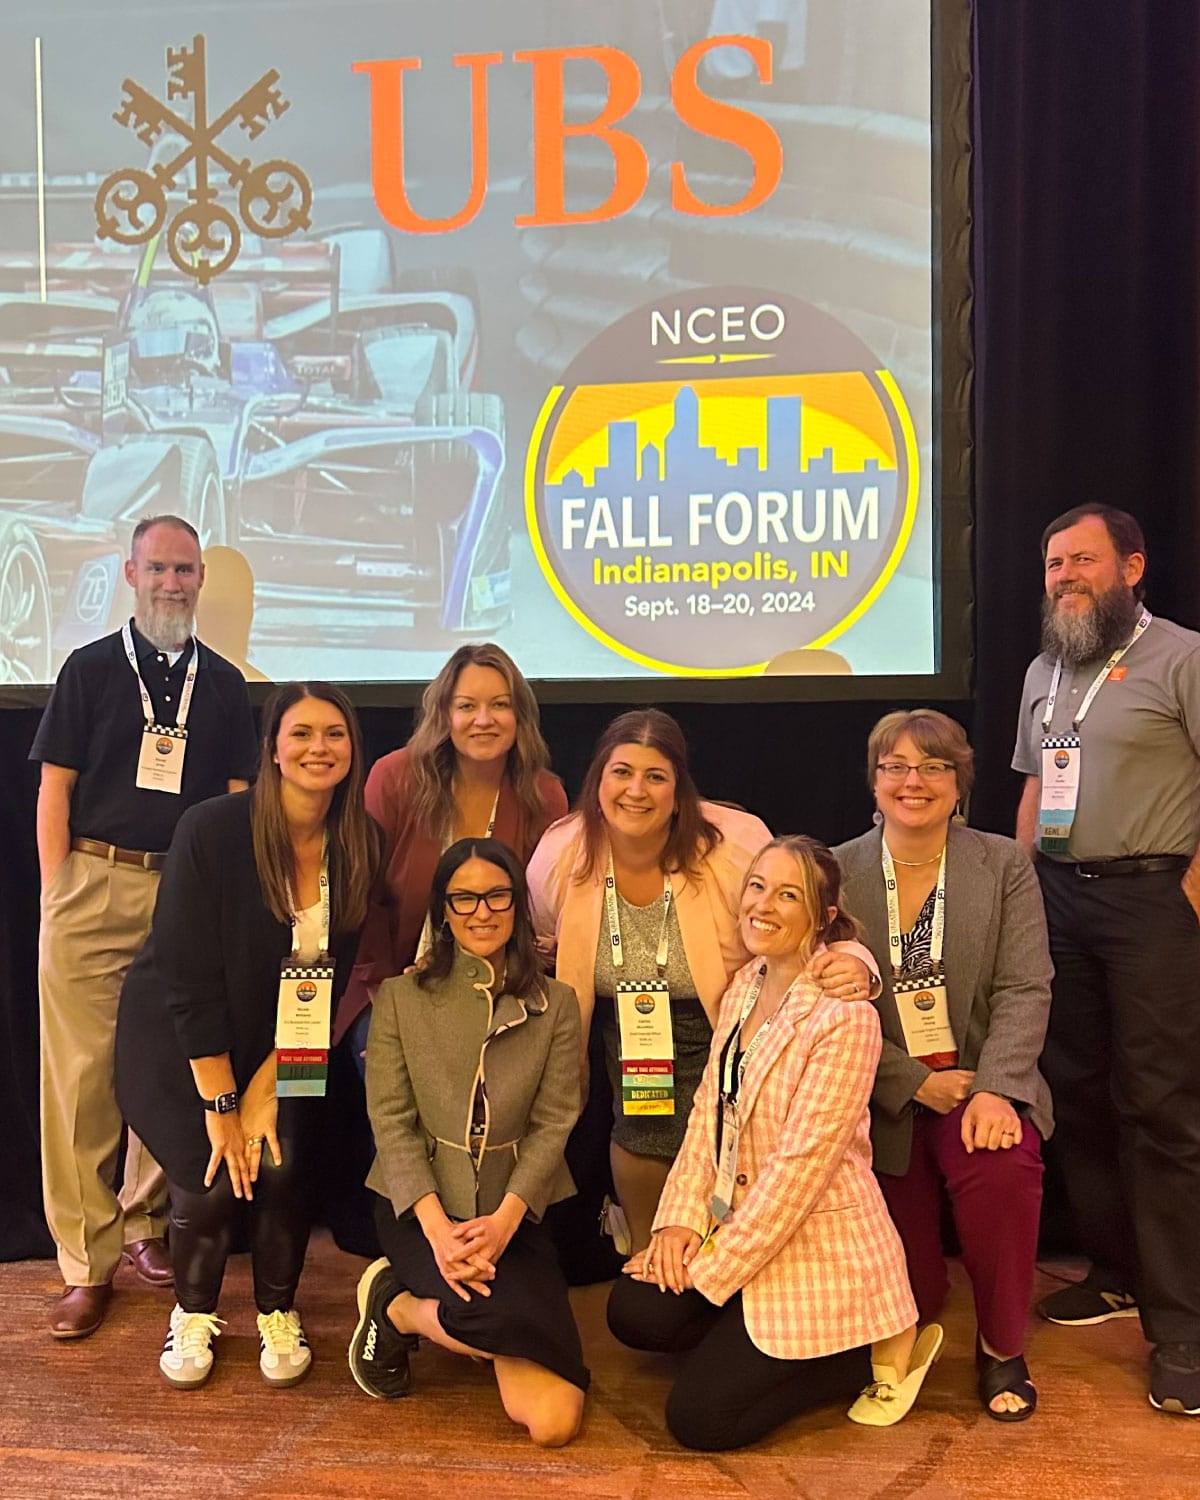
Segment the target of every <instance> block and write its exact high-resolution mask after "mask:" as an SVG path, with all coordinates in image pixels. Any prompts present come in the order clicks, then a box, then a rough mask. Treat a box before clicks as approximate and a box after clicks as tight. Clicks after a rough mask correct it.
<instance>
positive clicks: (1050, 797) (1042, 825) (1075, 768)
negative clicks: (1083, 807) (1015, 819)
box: [1038, 609, 1152, 854]
mask: <svg viewBox="0 0 1200 1500" xmlns="http://www.w3.org/2000/svg"><path fill="white" fill-rule="evenodd" d="M1151 618H1152V617H1151V614H1150V611H1149V610H1148V609H1144V610H1143V611H1142V617H1141V619H1140V620H1139V621H1138V622H1137V624H1136V625H1135V626H1134V629H1133V634H1132V635H1131V636H1130V637H1129V639H1128V640H1127V641H1126V642H1125V644H1124V645H1123V646H1120V647H1118V649H1117V650H1116V651H1114V652H1113V654H1112V655H1111V656H1110V657H1109V658H1108V660H1107V661H1106V662H1105V663H1104V665H1103V666H1102V667H1101V668H1100V670H1099V672H1098V673H1097V674H1096V678H1095V681H1094V682H1093V683H1092V685H1091V687H1090V688H1088V690H1087V693H1086V694H1085V695H1084V699H1083V702H1082V703H1081V704H1080V705H1079V708H1078V710H1077V712H1076V714H1075V717H1074V718H1073V719H1072V720H1071V733H1070V734H1059V735H1052V734H1051V733H1050V725H1051V722H1052V720H1053V718H1054V705H1055V704H1056V703H1057V702H1058V689H1059V686H1060V684H1061V682H1062V657H1061V656H1060V657H1059V658H1058V660H1057V661H1056V662H1055V663H1054V675H1053V676H1052V677H1051V679H1050V691H1049V692H1048V693H1047V694H1046V711H1045V713H1044V714H1043V715H1042V775H1041V799H1040V800H1041V810H1040V814H1039V817H1038V848H1039V849H1041V850H1042V851H1043V853H1046V854H1066V853H1068V852H1069V850H1070V843H1071V827H1072V825H1073V824H1074V822H1075V812H1076V809H1077V808H1078V805H1079V781H1080V772H1081V767H1082V760H1083V752H1082V742H1081V740H1080V738H1079V726H1080V725H1081V724H1082V723H1083V721H1084V719H1085V718H1086V717H1087V712H1088V709H1089V708H1091V706H1092V704H1093V702H1094V701H1095V698H1096V694H1097V693H1098V692H1099V691H1100V689H1101V688H1102V687H1103V686H1104V684H1105V683H1106V682H1107V681H1108V679H1109V676H1110V674H1111V673H1112V671H1113V669H1114V668H1115V667H1116V665H1117V663H1118V662H1119V661H1120V660H1121V658H1122V657H1123V656H1124V655H1125V653H1126V651H1128V650H1129V648H1130V647H1131V646H1132V645H1134V644H1135V642H1137V641H1138V640H1140V639H1141V637H1142V636H1143V635H1144V634H1145V632H1146V630H1147V629H1148V628H1149V625H1150V620H1151Z"/></svg>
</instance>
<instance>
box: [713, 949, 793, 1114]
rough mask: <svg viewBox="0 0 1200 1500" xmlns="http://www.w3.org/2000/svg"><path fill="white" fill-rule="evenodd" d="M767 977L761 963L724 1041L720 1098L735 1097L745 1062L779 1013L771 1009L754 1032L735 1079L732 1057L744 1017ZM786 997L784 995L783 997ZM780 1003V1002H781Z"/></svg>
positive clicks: (744, 1069)
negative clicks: (744, 1001) (734, 1025)
mask: <svg viewBox="0 0 1200 1500" xmlns="http://www.w3.org/2000/svg"><path fill="white" fill-rule="evenodd" d="M766 977H767V966H766V964H763V965H762V967H761V968H760V969H759V971H758V973H757V974H756V975H755V976H754V982H753V983H752V984H751V986H750V988H749V990H748V991H747V992H746V1003H745V1004H744V1005H743V1006H742V1014H741V1016H740V1017H739V1018H738V1023H737V1026H736V1027H735V1028H734V1030H733V1031H731V1032H730V1034H729V1040H728V1041H727V1042H726V1043H725V1056H724V1057H723V1058H722V1060H721V1098H722V1099H736V1098H737V1094H738V1090H739V1089H740V1088H741V1086H742V1075H743V1074H744V1073H745V1071H746V1064H747V1063H748V1062H749V1061H750V1059H751V1058H752V1057H753V1056H754V1054H755V1053H756V1052H757V1051H758V1048H759V1045H760V1043H761V1042H762V1041H763V1040H764V1038H765V1037H766V1035H767V1032H768V1031H769V1030H770V1029H771V1022H772V1021H773V1020H774V1019H775V1017H776V1016H777V1015H778V1014H779V1011H778V1009H776V1010H774V1011H772V1013H771V1014H770V1015H769V1016H768V1017H767V1019H766V1020H765V1021H764V1022H763V1023H762V1025H761V1026H760V1027H759V1028H758V1030H757V1031H756V1032H755V1033H754V1037H753V1040H752V1041H751V1043H750V1045H749V1046H748V1047H747V1048H746V1050H745V1052H743V1053H742V1057H741V1061H740V1062H739V1063H738V1070H737V1081H736V1083H735V1081H734V1077H733V1058H734V1054H735V1053H736V1052H737V1050H738V1046H739V1045H740V1044H741V1040H742V1027H743V1026H744V1025H745V1024H746V1017H747V1016H748V1015H749V1014H750V1012H751V1011H752V1010H753V1009H754V1007H755V1005H757V1003H758V997H759V995H760V994H761V993H762V987H763V981H764V980H765V979H766ZM784 998H785V999H786V998H787V997H786V996H785V997H784ZM781 1003H782V1002H781Z"/></svg>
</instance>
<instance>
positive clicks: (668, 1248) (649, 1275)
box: [623, 1224, 702, 1294]
mask: <svg viewBox="0 0 1200 1500" xmlns="http://www.w3.org/2000/svg"><path fill="white" fill-rule="evenodd" d="M701 1243H702V1241H701V1237H700V1235H698V1234H697V1233H696V1231H695V1230H694V1229H687V1228H685V1227H684V1225H682V1224H669V1225H668V1226H667V1227H666V1228H665V1229H659V1230H657V1231H656V1232H655V1234H654V1237H653V1238H652V1239H651V1241H650V1243H649V1244H648V1245H647V1246H646V1248H645V1249H644V1250H639V1251H638V1253H637V1254H636V1255H634V1256H631V1257H630V1258H629V1260H627V1261H626V1262H625V1265H624V1268H623V1269H624V1273H625V1275H626V1276H632V1277H633V1279H634V1280H635V1281H647V1282H649V1283H650V1284H651V1285H653V1286H656V1287H658V1289H659V1291H660V1292H666V1291H672V1292H675V1293H676V1294H678V1293H679V1292H687V1291H690V1290H691V1289H692V1276H691V1272H690V1271H689V1269H688V1267H689V1266H690V1265H691V1263H692V1259H693V1257H694V1256H695V1254H696V1252H697V1251H698V1250H699V1249H700V1245H701Z"/></svg>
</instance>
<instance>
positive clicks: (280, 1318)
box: [258, 1307, 312, 1387]
mask: <svg viewBox="0 0 1200 1500" xmlns="http://www.w3.org/2000/svg"><path fill="white" fill-rule="evenodd" d="M258 1334H259V1338H260V1339H261V1340H262V1343H261V1347H260V1349H259V1355H258V1368H259V1369H260V1370H261V1371H262V1373H263V1379H264V1380H265V1381H267V1382H268V1384H270V1385H276V1386H280V1387H283V1386H289V1385H299V1383H300V1382H301V1381H302V1380H303V1379H304V1377H305V1376H306V1375H307V1374H308V1371H309V1367H310V1365H311V1364H312V1350H311V1349H310V1348H309V1347H308V1340H307V1339H306V1338H305V1337H304V1329H303V1328H301V1326H300V1314H299V1313H298V1312H297V1311H296V1309H295V1308H294V1307H292V1308H289V1309H288V1311H287V1312H273V1313H259V1315H258Z"/></svg>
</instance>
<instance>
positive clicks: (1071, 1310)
mask: <svg viewBox="0 0 1200 1500" xmlns="http://www.w3.org/2000/svg"><path fill="white" fill-rule="evenodd" d="M1037 1310H1038V1313H1039V1314H1040V1315H1041V1316H1042V1317H1043V1318H1045V1319H1046V1321H1047V1322H1048V1323H1065V1324H1068V1325H1070V1326H1073V1327H1076V1328H1083V1327H1084V1326H1086V1325H1087V1324H1089V1323H1107V1322H1108V1320H1109V1318H1136V1317H1137V1315H1138V1305H1137V1301H1136V1300H1135V1299H1134V1298H1133V1297H1131V1296H1130V1295H1129V1293H1128V1292H1118V1291H1114V1290H1113V1288H1112V1287H1110V1286H1105V1285H1104V1284H1103V1283H1102V1282H1100V1281H1096V1280H1094V1279H1093V1275H1092V1272H1090V1271H1089V1272H1088V1274H1087V1275H1086V1276H1085V1277H1084V1278H1083V1280H1082V1281H1076V1282H1074V1283H1072V1285H1071V1286H1064V1287H1063V1288H1062V1289H1061V1291H1057V1292H1051V1293H1050V1295H1049V1296H1048V1297H1043V1298H1042V1300H1041V1301H1040V1302H1039V1303H1038V1308H1037Z"/></svg>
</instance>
